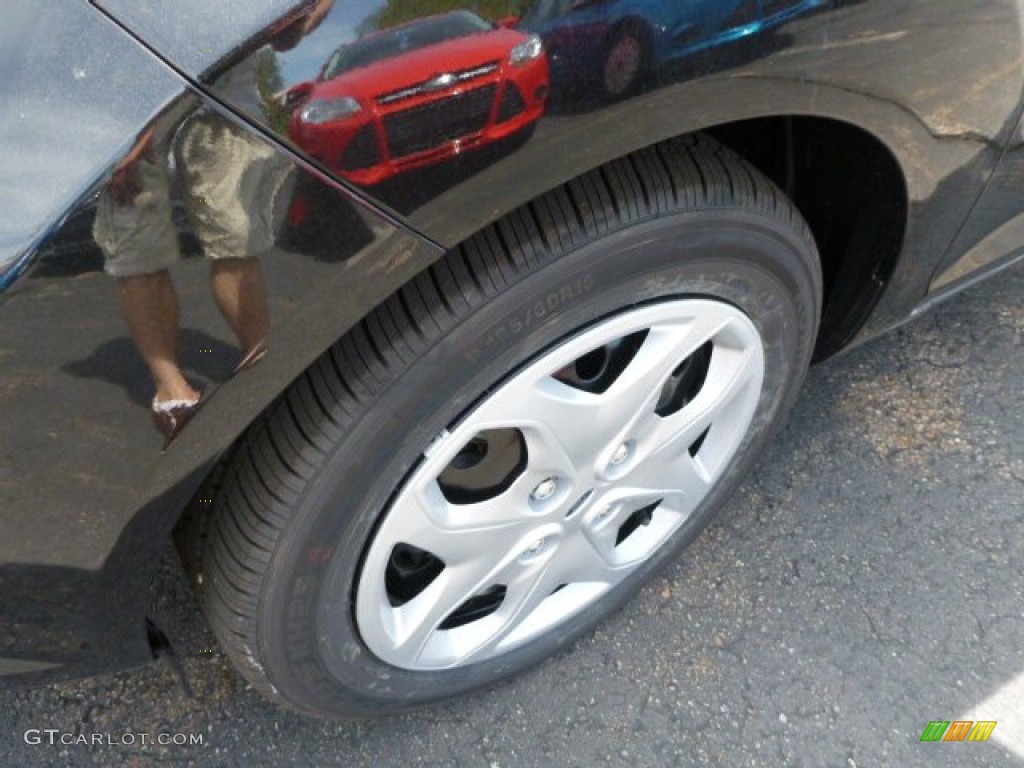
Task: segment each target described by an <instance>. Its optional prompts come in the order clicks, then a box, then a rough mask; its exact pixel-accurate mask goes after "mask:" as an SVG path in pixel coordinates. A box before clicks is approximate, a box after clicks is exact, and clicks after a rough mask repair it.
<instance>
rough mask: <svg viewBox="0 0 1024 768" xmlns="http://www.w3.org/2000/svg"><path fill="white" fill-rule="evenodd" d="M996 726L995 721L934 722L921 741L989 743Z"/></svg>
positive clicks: (925, 730) (923, 734) (929, 724)
mask: <svg viewBox="0 0 1024 768" xmlns="http://www.w3.org/2000/svg"><path fill="white" fill-rule="evenodd" d="M996 724H997V721H995V720H978V721H977V722H975V721H974V720H954V721H953V722H952V723H951V722H950V721H949V720H932V721H931V722H930V723H928V727H927V728H925V729H924V733H922V734H921V741H988V737H989V736H991V735H992V731H994V730H995V729H996Z"/></svg>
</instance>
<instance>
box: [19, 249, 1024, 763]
mask: <svg viewBox="0 0 1024 768" xmlns="http://www.w3.org/2000/svg"><path fill="white" fill-rule="evenodd" d="M1022 297H1024V268H1021V267H1018V268H1016V269H1014V270H1012V271H1010V272H1007V273H1004V274H1003V275H1001V276H1000V277H998V278H996V279H994V280H989V281H987V282H986V283H983V284H981V285H980V286H977V287H975V288H973V289H972V290H970V291H969V292H967V293H966V294H963V295H961V296H959V297H957V298H955V299H952V300H951V301H949V302H947V303H945V304H943V305H942V306H940V307H938V308H937V309H935V310H934V311H933V312H931V313H930V314H928V315H926V316H924V317H923V318H921V319H919V320H917V321H915V322H914V323H912V324H910V325H907V326H905V327H903V328H901V329H898V330H896V331H893V332H891V333H890V334H888V335H887V336H885V337H883V338H881V339H878V340H876V341H873V342H871V343H869V344H866V345H864V346H862V347H860V348H858V349H855V350H853V351H851V352H849V353H847V354H845V355H843V356H842V357H840V358H838V359H834V360H831V361H829V362H826V363H824V364H821V365H818V366H816V367H815V368H814V369H812V371H811V373H810V375H809V377H808V381H807V385H806V387H805V390H804V393H803V397H802V399H801V401H800V403H799V404H798V406H797V410H796V412H795V414H794V416H793V418H792V419H791V421H790V424H789V425H788V427H787V428H786V429H785V430H784V431H783V432H782V433H781V434H780V435H779V437H778V438H777V439H776V440H775V442H774V443H773V445H772V446H771V448H770V449H769V451H768V453H767V454H766V455H765V457H764V458H763V460H762V461H761V462H760V464H759V467H758V469H757V470H756V471H755V472H754V474H753V475H752V476H751V477H750V478H749V480H748V481H747V482H746V484H745V485H744V486H743V487H742V489H741V490H740V491H739V492H738V494H737V495H736V497H735V498H734V500H733V502H732V503H731V504H730V505H729V507H728V508H727V510H726V511H725V512H724V513H723V514H722V515H721V516H720V517H719V518H718V520H717V521H716V522H715V523H714V524H713V525H712V526H711V527H710V528H709V529H708V531H706V532H705V534H704V535H702V536H701V537H700V539H698V541H697V542H696V543H695V544H694V546H693V547H692V548H691V549H690V550H688V552H687V553H686V554H685V555H684V556H683V557H682V558H681V559H680V560H679V561H678V562H677V563H676V564H675V565H674V566H673V567H671V568H670V569H669V570H668V571H667V572H666V573H665V574H664V575H663V576H662V577H661V578H658V579H656V580H655V581H654V582H653V583H652V584H651V585H649V587H648V588H646V589H645V590H644V591H643V592H642V593H641V595H640V596H639V597H638V598H637V599H636V600H634V601H633V602H632V603H631V604H630V605H629V606H628V607H627V608H626V609H625V610H623V611H622V612H621V613H619V614H617V615H616V616H615V617H613V618H612V619H611V620H610V621H608V622H606V623H605V624H604V625H602V626H601V628H600V629H599V630H597V631H596V632H595V633H593V634H591V635H589V636H586V637H585V638H583V639H582V640H581V641H579V642H578V643H577V644H576V645H575V646H574V647H573V648H572V649H571V650H569V651H568V652H566V653H564V654H562V655H560V656H558V657H557V658H554V659H552V660H550V661H548V662H546V663H545V664H543V665H541V666H540V667H538V668H536V669H534V670H533V671H531V672H528V673H526V674H523V675H521V676H519V677H517V678H515V679H513V680H511V681H509V682H507V683H504V684H502V685H500V686H497V687H495V688H493V689H490V690H486V691H484V692H482V693H479V694H477V695H473V696H469V697H465V698H462V699H459V700H456V701H454V702H451V703H448V704H444V705H441V706H435V707H433V708H431V709H427V710H423V711H421V712H418V713H416V714H412V715H407V716H404V717H398V718H392V719H386V720H377V721H346V722H324V721H317V720H312V719H308V718H305V717H302V716H299V715H294V714H291V713H289V712H286V711H283V710H281V709H278V708H276V707H275V706H273V705H272V704H270V703H267V702H265V701H264V700H263V699H262V698H261V697H260V696H259V695H258V694H256V693H255V692H254V691H252V690H250V689H248V688H247V686H246V684H245V683H244V682H243V681H242V680H241V679H240V678H239V677H238V676H237V675H235V674H234V672H233V671H232V670H231V668H230V666H229V664H228V662H227V660H226V658H225V657H224V656H223V654H221V652H220V651H219V650H218V649H217V646H216V641H215V640H214V638H213V637H212V636H211V634H210V632H209V630H207V629H206V628H205V626H204V624H203V622H202V619H201V618H200V616H199V615H198V610H197V607H196V603H195V601H194V599H193V598H192V596H191V594H190V592H189V587H188V585H187V584H186V583H185V582H184V580H183V578H182V577H181V576H180V574H179V572H178V570H177V569H176V568H175V566H174V562H173V558H172V556H171V555H170V554H169V555H168V558H167V562H166V563H165V564H164V566H163V567H162V569H161V574H160V579H159V583H157V584H156V585H155V587H154V601H155V602H156V604H157V607H158V609H159V612H160V614H161V616H162V621H163V623H164V625H165V629H166V630H167V631H168V634H169V635H170V636H171V638H172V640H173V641H174V643H175V644H176V646H177V649H178V653H179V655H180V657H181V658H182V661H183V664H184V668H185V672H186V675H187V677H188V679H189V682H190V684H191V686H192V688H193V689H194V694H195V695H194V697H189V696H188V695H186V693H185V690H184V688H183V687H182V685H181V683H180V681H179V678H178V676H177V675H176V673H175V671H174V669H173V668H172V666H171V665H169V664H167V663H166V662H163V661H161V662H159V663H157V664H154V665H152V666H150V667H147V668H144V669H141V670H136V671H133V672H128V673H122V674H116V675H106V676H102V677H96V678H91V679H88V680H81V681H75V682H69V683H62V684H58V685H52V686H48V687H45V688H37V689H32V690H20V691H5V692H0V764H2V765H8V766H34V765H72V766H78V765H115V766H147V765H152V764H169V765H195V766H246V767H247V768H248V766H285V765H300V766H302V765H309V766H330V765H339V766H346V767H350V768H355V767H356V766H374V767H375V768H387V767H389V766H402V768H411V767H412V766H419V765H429V766H483V767H484V768H518V767H519V766H544V767H545V768H548V767H549V766H580V767H581V768H582V767H584V766H691V765H692V766H723V767H728V768H736V767H738V766H815V767H817V766H837V767H841V768H866V767H867V766H899V767H900V768H904V767H907V766H929V767H930V768H932V767H935V766H940V767H941V766H957V767H958V768H959V767H961V766H986V767H987V768H1024V567H1022V558H1024V440H1022V439H1021V435H1024V354H1022V348H1024V300H1022ZM958 720H960V721H965V720H969V721H986V722H991V721H994V722H996V726H995V728H994V730H993V731H992V734H991V737H990V739H989V740H988V741H987V742H976V741H973V742H972V741H963V742H946V741H939V742H934V743H932V742H922V741H921V737H922V734H923V733H924V731H925V730H926V728H927V727H928V726H929V723H930V722H932V721H943V722H944V721H951V722H953V721H958ZM129 737H130V738H129ZM158 740H162V741H169V742H171V743H169V744H159V743H157V741H158ZM176 740H177V741H182V740H185V741H186V743H185V744H175V743H173V742H174V741H176ZM62 741H64V742H71V743H65V744H62V743H61V742H62ZM200 741H201V743H196V742H200ZM51 742H53V743H51ZM189 742H191V743H189Z"/></svg>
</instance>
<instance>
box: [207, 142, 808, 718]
mask: <svg viewBox="0 0 1024 768" xmlns="http://www.w3.org/2000/svg"><path fill="white" fill-rule="evenodd" d="M820 296H821V277H820V269H819V265H818V260H817V256H816V253H815V249H814V245H813V242H812V240H811V238H810V236H809V234H808V231H807V229H806V226H805V225H804V224H803V222H802V220H801V219H800V217H799V215H798V214H797V213H796V211H795V210H794V208H793V207H792V206H791V205H790V204H789V203H788V201H786V200H785V199H784V198H783V196H782V195H781V193H780V192H779V191H778V190H777V189H775V188H774V187H773V186H772V185H771V184H770V182H768V181H767V180H765V179H764V178H763V177H761V176H760V175H758V174H757V172H756V171H754V170H753V169H751V168H749V167H747V166H746V165H745V164H744V163H743V162H742V161H741V160H740V159H738V158H737V157H736V156H734V155H732V154H731V153H729V152H728V151H727V150H725V149H724V148H722V147H721V146H719V145H717V144H715V143H713V142H711V141H710V140H709V139H704V138H697V139H688V140H679V141H673V142H669V143H666V144H663V145H659V146H656V147H653V148H650V149H648V150H644V151H641V152H639V153H637V154H636V155H634V156H632V157H630V158H627V159H625V160H623V161H620V162H616V163H612V164H611V165H609V166H606V167H605V168H603V169H601V170H600V171H595V172H593V173H590V174H587V175H585V176H583V177H581V178H579V179H577V180H575V181H573V182H570V183H569V184H568V185H566V186H565V187H563V188H561V189H558V190H555V191H553V192H551V193H549V194H547V195H545V196H544V197H542V198H540V199H538V200H536V201H534V202H533V203H531V204H529V205H528V206H526V207H524V208H522V209H520V210H518V211H516V212H514V213H513V214H511V215H510V216H508V217H507V218H505V219H503V220H502V221H500V222H498V223H497V224H495V225H493V226H492V227H491V228H489V229H487V230H485V231H484V232H481V233H480V234H479V235H477V236H475V237H474V238H472V239H471V240H470V241H468V242H467V243H465V244H463V245H462V246H460V247H459V248H457V249H456V250H454V251H453V252H452V253H450V254H449V255H448V256H447V257H445V258H444V259H443V260H441V261H440V262H438V263H437V264H436V265H434V266H432V267H431V268H430V269H429V270H428V271H427V272H426V273H424V274H423V275H421V276H420V277H419V278H417V279H416V280H414V281H413V283H411V284H410V285H408V286H406V287H405V288H403V289H402V290H401V291H400V292H399V293H398V294H396V295H395V296H394V297H392V299H390V300H389V301H387V302H386V303H385V304H384V305H382V306H381V307H379V308H378V309H377V310H375V311H374V312H373V313H372V314H371V315H370V316H369V317H367V318H366V319H365V320H364V321H363V322H362V323H361V324H360V325H359V326H358V327H357V328H355V329H354V330H353V331H352V332H351V333H350V334H349V335H347V336H346V337H345V338H344V339H342V340H341V341H340V342H339V343H338V344H337V345H336V346H335V347H334V348H332V349H331V350H330V351H329V352H328V353H327V354H326V355H325V356H324V358H323V359H321V360H320V361H319V362H318V363H317V364H315V365H314V366H313V367H312V368H311V369H310V370H309V371H308V372H307V373H306V374H305V375H304V376H303V377H302V378H301V379H300V380H299V381H297V382H296V383H295V384H294V385H293V387H292V388H291V389H290V390H289V391H288V392H287V393H286V394H285V395H284V396H283V397H282V399H281V400H280V401H279V403H278V404H277V405H276V406H275V407H274V408H273V409H272V411H271V412H270V413H269V414H268V415H267V417H266V418H265V420H264V421H263V422H262V423H261V424H260V425H258V426H256V427H254V428H253V429H252V431H251V433H250V434H249V435H248V436H247V437H246V438H245V441H244V443H243V444H242V445H241V446H240V447H239V450H237V451H236V452H235V455H234V458H233V459H232V462H231V464H230V465H229V467H228V468H227V470H226V472H225V473H224V477H223V482H222V485H221V486H220V488H221V490H220V492H219V494H218V498H217V503H216V512H215V516H214V518H213V519H212V520H211V521H210V525H209V535H208V536H207V544H206V547H205V551H204V552H202V554H201V557H200V559H199V564H198V568H199V570H200V571H201V572H202V573H203V575H204V578H203V579H202V580H201V585H202V586H201V599H202V603H203V605H204V608H205V610H206V612H207V615H208V616H209V617H210V619H211V623H212V624H213V626H214V629H215V630H216V631H217V633H218V636H219V637H220V640H221V642H222V644H223V645H224V647H225V649H226V650H227V652H228V653H229V655H230V656H231V657H232V658H233V660H234V661H235V662H236V663H237V664H238V666H239V667H240V669H241V670H242V672H243V674H245V676H246V677H247V678H248V679H249V680H250V681H252V682H253V683H254V684H256V685H257V686H258V687H260V688H261V689H262V690H263V691H265V692H266V693H268V694H269V695H271V696H273V697H275V698H277V699H279V700H281V701H283V702H285V703H287V704H289V705H291V706H293V707H294V708H297V709H300V710H303V711H307V712H311V713H316V714H321V715H333V716H338V715H353V714H358V715H365V714H381V713H391V712H396V711H400V710H403V709H407V708H410V707H413V706H417V705H422V704H424V703H427V702H430V701H433V700H437V699H440V698H445V697H448V696H452V695H454V694H457V693H461V692H464V691H468V690H471V689H473V688H477V687H479V686H483V685H486V684H488V683H491V682H494V681H496V680H498V679H500V678H503V677H506V676H508V675H510V674H513V673H515V672H517V671H519V670H522V669H524V668H526V667H528V666H529V665H531V664H534V663H536V662H537V661H539V660H541V659H543V658H544V657H546V656H548V655H549V654H551V653H552V652H554V651H556V650H557V649H559V648H562V647H564V646H565V645H567V644H568V643H570V642H571V641H572V640H573V638H575V637H578V636H579V635H580V633H582V632H585V631H587V630H588V629H590V628H592V627H593V626H594V625H595V624H596V623H597V622H598V621H600V620H601V619H602V618H603V617H605V616H606V615H607V614H608V613H609V612H611V611H612V610H614V609H615V608H616V607H618V606H619V605H621V604H622V603H623V602H624V601H625V600H626V599H627V598H628V597H629V596H630V595H632V594H633V593H634V592H635V591H636V590H637V589H638V588H639V587H640V586H641V585H642V584H643V583H644V582H645V581H646V580H648V579H649V578H650V577H651V576H652V575H653V574H654V573H655V572H656V571H657V570H658V569H659V568H660V567H662V566H663V565H665V564H666V563H668V562H670V561H671V560H672V559H673V558H675V557H676V556H677V555H678V554H679V553H680V552H681V551H682V549H683V548H684V547H685V546H686V545H687V544H688V543H690V542H691V541H692V540H693V538H694V537H695V536H696V535H697V534H698V532H699V531H700V530H701V528H702V527H703V526H704V525H705V524H706V522H707V521H708V520H709V519H710V517H711V516H712V515H713V514H714V512H715V511H717V510H718V509H720V508H721V507H722V505H723V504H724V502H725V500H726V499H727V498H728V496H729V494H730V493H731V491H732V490H733V489H734V488H735V486H736V485H737V484H738V482H739V481H740V480H741V479H742V478H743V476H744V474H745V473H746V471H747V470H748V469H749V468H750V466H751V465H752V463H753V462H754V460H755V459H756V457H757V455H758V453H759V451H760V450H761V448H762V447H763V445H764V443H765V441H766V440H767V438H768V437H769V436H770V434H771V433H772V431H773V430H774V429H775V428H776V427H777V426H778V425H779V424H780V423H781V421H782V420H783V418H784V416H785V413H786V412H787V411H788V409H789V407H790V406H791V405H792V403H793V401H794V399H795V397H796V393H797V390H798V388H799V384H800V382H801V380H802V378H803V374H804V371H805V369H806V367H807V365H808V362H809V360H810V355H811V351H812V349H813V345H814V338H815V334H816V329H817V322H818V313H819V306H820Z"/></svg>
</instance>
